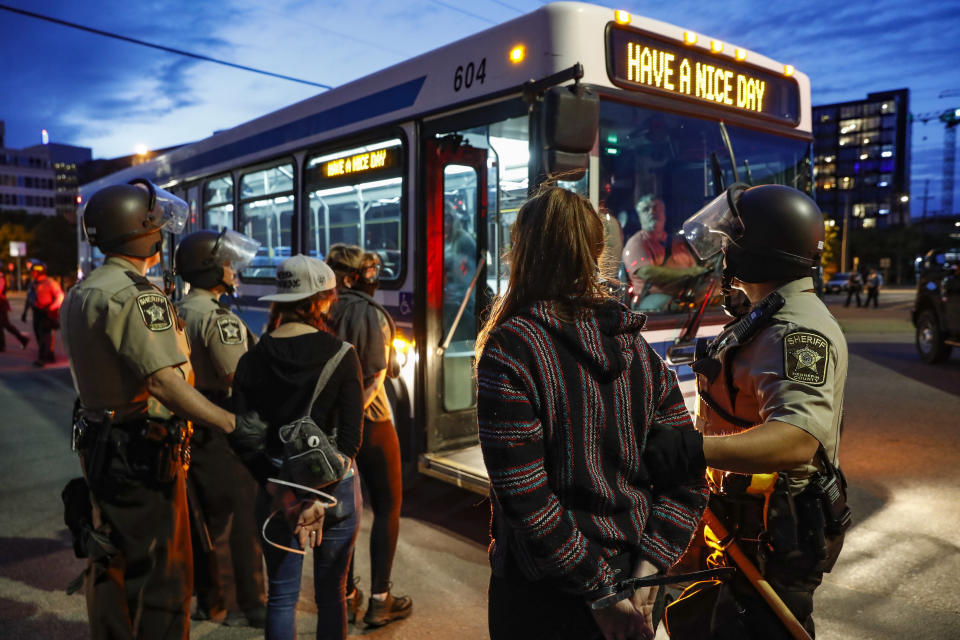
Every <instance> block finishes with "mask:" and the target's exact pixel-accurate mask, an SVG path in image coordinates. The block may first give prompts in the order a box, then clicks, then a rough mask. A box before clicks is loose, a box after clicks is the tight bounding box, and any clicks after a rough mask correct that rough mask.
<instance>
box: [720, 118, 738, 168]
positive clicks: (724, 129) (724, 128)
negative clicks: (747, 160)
mask: <svg viewBox="0 0 960 640" xmlns="http://www.w3.org/2000/svg"><path fill="white" fill-rule="evenodd" d="M718 124H719V125H720V137H721V138H723V146H725V147H726V148H727V153H728V154H730V166H731V167H733V181H734V182H740V175H739V173H738V172H737V158H736V157H735V156H734V155H733V145H732V144H730V134H728V133H727V125H726V124H724V122H723V120H721V121H720V122H719V123H718Z"/></svg>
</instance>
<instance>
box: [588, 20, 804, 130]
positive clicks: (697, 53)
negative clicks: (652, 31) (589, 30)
mask: <svg viewBox="0 0 960 640" xmlns="http://www.w3.org/2000/svg"><path fill="white" fill-rule="evenodd" d="M607 70H608V72H609V74H610V79H611V80H612V81H613V83H614V84H615V85H617V86H619V87H623V88H626V89H636V90H641V91H648V92H651V93H657V94H661V95H668V96H672V97H682V98H686V99H689V100H692V101H695V102H699V103H702V104H710V105H718V106H721V107H724V108H728V109H732V110H734V111H739V112H741V113H743V114H745V115H753V116H760V117H766V118H774V119H776V120H779V121H782V122H787V123H789V124H791V125H795V124H797V123H798V122H799V120H800V118H799V116H800V89H799V87H798V86H797V82H796V81H795V80H793V79H792V78H788V77H784V76H781V75H777V74H775V73H771V72H770V71H766V70H763V69H759V68H757V67H753V66H748V65H745V64H743V63H740V62H735V61H734V60H733V59H731V58H728V57H726V56H722V55H715V54H711V53H709V52H707V51H703V50H699V49H692V48H690V47H684V46H683V45H680V44H674V43H671V42H667V41H664V40H661V39H660V38H658V37H654V36H651V35H648V34H645V33H642V32H638V31H635V30H632V29H624V28H620V27H615V26H612V25H611V26H610V27H609V28H608V30H607Z"/></svg>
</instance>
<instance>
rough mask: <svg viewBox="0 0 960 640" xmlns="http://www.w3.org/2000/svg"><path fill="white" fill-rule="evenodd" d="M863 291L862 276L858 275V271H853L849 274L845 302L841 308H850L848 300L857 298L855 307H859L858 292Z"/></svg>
mask: <svg viewBox="0 0 960 640" xmlns="http://www.w3.org/2000/svg"><path fill="white" fill-rule="evenodd" d="M861 291H863V276H862V275H860V272H859V271H853V272H851V273H850V279H849V280H848V281H847V301H846V302H844V303H843V306H845V307H849V306H850V298H852V297H853V296H857V307H858V308H859V307H860V306H861V305H860V292H861Z"/></svg>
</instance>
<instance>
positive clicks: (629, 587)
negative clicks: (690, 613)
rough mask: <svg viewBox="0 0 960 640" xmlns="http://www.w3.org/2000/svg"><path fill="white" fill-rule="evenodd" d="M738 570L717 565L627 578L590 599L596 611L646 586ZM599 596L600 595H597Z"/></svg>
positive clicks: (599, 590)
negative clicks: (709, 567)
mask: <svg viewBox="0 0 960 640" xmlns="http://www.w3.org/2000/svg"><path fill="white" fill-rule="evenodd" d="M734 572H736V568H735V567H717V568H716V569H706V570H704V571H693V572H691V573H678V574H676V575H669V576H668V575H661V574H657V573H655V574H653V575H649V576H643V577H642V578H627V579H626V580H621V581H620V582H618V583H616V584H612V585H609V586H606V587H600V588H599V589H597V590H595V591H593V592H592V593H591V594H590V595H591V596H595V597H594V599H593V600H591V601H590V608H591V609H592V610H594V611H596V610H598V609H606V608H607V607H609V606H612V605H615V604H617V603H618V602H620V601H622V600H626V599H627V598H631V597H633V594H634V593H636V591H637V589H642V588H644V587H653V586H656V585H661V584H672V583H675V582H688V581H689V582H694V581H697V580H706V579H708V578H721V579H722V578H725V577H728V576H731V575H733V573H734ZM596 596H599V597H596Z"/></svg>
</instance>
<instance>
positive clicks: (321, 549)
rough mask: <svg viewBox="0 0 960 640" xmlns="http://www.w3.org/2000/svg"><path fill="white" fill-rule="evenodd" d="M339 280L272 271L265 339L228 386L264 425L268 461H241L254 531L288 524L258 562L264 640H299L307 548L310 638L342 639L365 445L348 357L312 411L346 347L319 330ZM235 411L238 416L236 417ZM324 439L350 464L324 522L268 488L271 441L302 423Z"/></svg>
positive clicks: (309, 266)
mask: <svg viewBox="0 0 960 640" xmlns="http://www.w3.org/2000/svg"><path fill="white" fill-rule="evenodd" d="M335 284H336V279H335V277H334V275H333V271H331V270H330V267H328V266H327V265H326V264H324V263H323V261H322V260H318V259H316V258H311V257H308V256H303V255H297V256H293V257H292V258H289V259H287V260H285V261H283V262H282V263H281V264H280V266H279V267H278V269H277V293H276V294H272V295H269V296H264V297H263V298H261V300H268V301H270V302H272V303H273V304H272V306H271V308H270V318H269V321H268V325H267V329H268V333H267V334H266V335H265V336H263V338H262V339H261V340H260V341H259V342H258V343H257V344H256V345H254V346H252V347H251V348H250V350H249V351H247V353H245V354H244V355H243V357H241V358H240V362H239V363H238V365H237V371H236V374H235V377H234V382H233V397H234V403H235V407H236V408H237V410H238V411H241V410H243V411H246V410H256V411H257V412H258V413H259V414H260V416H261V417H262V418H263V420H264V421H265V422H266V423H267V425H268V430H267V435H266V443H265V454H266V455H265V456H261V459H260V460H259V461H253V462H251V461H249V460H248V461H247V464H248V466H250V467H251V470H252V471H253V472H254V476H255V477H256V478H257V479H258V480H259V481H260V483H261V491H260V494H259V495H258V497H257V505H256V512H257V520H258V522H259V523H260V525H261V527H263V526H264V523H265V522H266V521H267V520H268V519H270V518H269V517H270V515H271V514H273V513H274V512H275V511H276V510H277V509H282V510H283V511H285V513H286V515H287V518H286V521H284V520H280V519H273V520H270V522H269V523H268V524H267V527H266V529H265V535H264V538H265V540H264V542H265V544H264V546H263V555H264V558H265V559H266V564H267V584H268V592H267V620H266V638H267V640H292V639H293V638H295V637H296V607H297V600H298V599H299V597H300V580H301V575H302V571H303V557H302V556H301V555H299V554H300V553H304V552H305V550H306V549H308V548H310V547H313V580H314V591H315V599H316V603H317V638H318V639H328V638H329V639H336V640H342V639H344V638H346V637H347V608H346V603H347V600H346V585H347V566H348V564H349V562H350V557H351V555H352V553H353V546H354V544H355V543H356V539H357V531H358V530H359V527H360V512H361V507H362V505H361V498H360V485H359V483H358V482H357V476H356V473H355V471H354V467H353V463H352V460H353V458H354V457H355V456H356V453H357V450H358V449H359V447H360V441H361V439H362V437H363V387H362V383H361V379H360V363H359V361H358V360H357V355H356V352H355V351H354V350H353V349H352V348H351V349H350V350H349V351H348V352H347V353H346V355H345V356H344V357H343V359H342V360H341V361H340V362H339V364H338V365H337V366H336V368H335V369H334V370H333V373H332V375H331V376H330V378H329V380H328V381H327V383H326V385H325V386H324V387H323V389H322V391H321V392H320V394H319V396H318V397H317V398H316V400H315V401H314V402H313V405H312V406H309V407H308V405H309V404H310V399H311V398H312V397H313V394H314V390H315V388H316V385H317V382H318V379H319V377H320V374H321V371H322V370H323V369H324V366H325V365H326V363H327V362H328V361H329V360H330V359H331V358H332V357H334V355H335V354H336V353H337V352H338V351H339V350H340V348H341V346H342V345H343V341H342V340H340V339H338V338H337V337H336V336H335V335H333V334H332V333H331V332H330V331H329V329H328V327H327V323H326V315H327V313H328V312H329V310H330V305H331V304H333V302H334V300H336V288H335ZM241 407H242V409H241ZM305 409H308V411H309V415H310V416H311V417H312V418H313V420H314V421H315V422H316V423H317V425H319V426H320V428H321V429H323V430H324V431H325V432H327V433H328V434H331V435H332V434H333V433H336V445H337V449H338V451H339V452H340V454H341V455H342V456H344V457H345V458H349V461H348V465H347V466H348V467H349V470H348V472H347V474H346V476H344V477H343V479H341V480H340V481H338V482H337V483H336V484H335V485H332V486H327V487H324V488H323V490H324V491H325V492H327V493H329V494H330V495H332V496H333V497H334V498H336V499H337V501H338V502H337V505H336V508H335V509H331V510H330V511H328V512H325V510H324V508H323V506H322V505H321V504H320V503H319V502H316V501H300V502H298V501H296V500H295V499H293V496H292V494H291V493H290V492H289V491H279V490H278V489H277V487H276V484H275V483H270V482H267V478H271V477H273V478H276V477H279V463H278V460H279V459H280V458H281V455H282V449H283V447H282V444H281V442H280V438H279V434H278V431H279V429H280V427H281V426H283V425H285V424H289V423H290V422H293V421H294V420H297V419H299V418H301V417H303V416H304V415H305V411H304V410H305Z"/></svg>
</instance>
